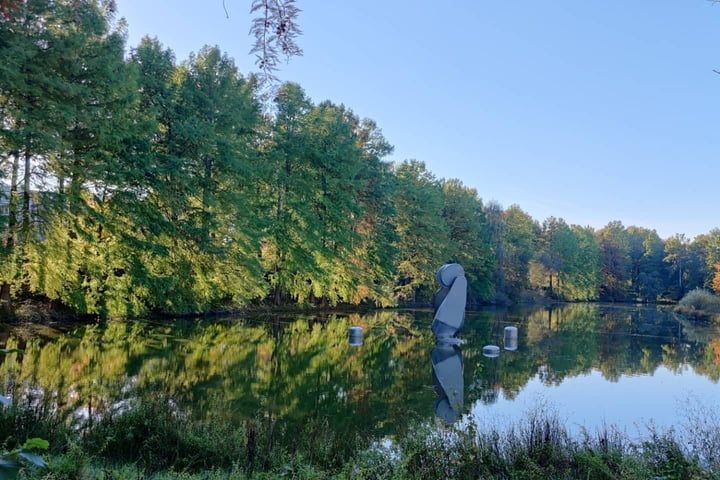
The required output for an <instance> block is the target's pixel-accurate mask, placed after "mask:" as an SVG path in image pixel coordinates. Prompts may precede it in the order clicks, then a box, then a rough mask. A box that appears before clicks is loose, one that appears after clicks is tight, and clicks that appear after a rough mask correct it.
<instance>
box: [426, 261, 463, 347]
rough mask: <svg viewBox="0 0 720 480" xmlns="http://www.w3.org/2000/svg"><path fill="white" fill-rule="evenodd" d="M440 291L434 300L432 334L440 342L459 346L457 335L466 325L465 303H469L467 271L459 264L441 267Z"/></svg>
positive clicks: (439, 272) (438, 276)
mask: <svg viewBox="0 0 720 480" xmlns="http://www.w3.org/2000/svg"><path fill="white" fill-rule="evenodd" d="M437 280H438V283H439V284H440V290H438V291H437V293H435V298H434V300H433V303H434V306H435V318H434V319H433V323H432V332H433V333H434V334H435V337H436V338H437V339H438V341H443V342H449V343H455V344H459V343H461V342H460V340H459V339H457V338H455V335H457V333H458V332H459V331H460V330H461V329H462V327H463V325H464V324H465V303H466V301H467V279H466V278H465V270H463V268H462V267H461V266H460V264H457V263H448V264H445V265H443V266H442V267H440V270H438V273H437Z"/></svg>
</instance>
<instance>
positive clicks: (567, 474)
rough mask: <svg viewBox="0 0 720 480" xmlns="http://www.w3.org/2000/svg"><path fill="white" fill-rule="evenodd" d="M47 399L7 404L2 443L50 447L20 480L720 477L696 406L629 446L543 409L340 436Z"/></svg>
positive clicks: (711, 427)
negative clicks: (68, 410) (76, 408)
mask: <svg viewBox="0 0 720 480" xmlns="http://www.w3.org/2000/svg"><path fill="white" fill-rule="evenodd" d="M41 404H42V402H37V401H35V402H27V403H23V404H22V405H15V406H13V407H12V408H5V409H2V410H1V411H0V425H1V426H2V429H0V442H2V443H0V445H2V448H5V449H10V448H13V446H14V443H16V442H17V441H19V439H20V438H22V437H24V436H25V435H27V434H28V432H43V433H44V434H45V435H47V437H48V438H47V440H49V441H50V443H51V446H52V448H51V452H50V453H49V454H48V455H46V460H47V462H48V467H47V468H45V469H42V470H41V469H33V468H30V467H27V468H26V469H25V470H24V471H23V472H22V474H21V477H20V478H24V479H28V480H34V479H44V480H51V479H52V480H64V479H68V480H69V479H96V480H105V479H108V480H109V479H115V480H122V479H128V480H130V479H132V480H137V479H144V478H147V479H153V480H175V479H178V480H180V479H182V480H206V479H207V480H210V479H280V478H294V479H330V478H338V479H368V480H370V479H372V480H382V479H388V480H391V479H392V480H394V479H438V478H457V479H465V478H467V479H477V478H483V479H518V480H522V479H542V478H552V479H621V480H622V479H642V478H648V479H656V478H662V479H666V480H669V479H714V478H720V453H718V452H719V450H718V445H720V419H719V418H718V415H717V414H716V413H715V412H714V410H711V409H709V408H705V407H700V406H699V405H700V404H699V403H698V404H697V405H689V406H688V412H689V413H688V418H687V421H686V424H685V428H686V429H687V431H688V432H692V442H689V443H688V442H686V441H684V440H681V438H685V437H682V435H679V434H677V433H676V432H675V431H672V430H671V431H656V430H654V429H651V430H650V434H649V436H648V437H647V438H644V439H641V440H633V441H631V440H630V439H629V438H628V437H627V436H626V434H624V433H621V432H619V431H617V430H616V429H613V428H612V427H606V428H604V429H602V430H601V431H599V432H597V433H589V432H587V431H584V432H582V433H581V434H579V435H576V436H571V435H570V434H569V432H568V430H567V429H566V428H565V427H564V425H563V423H562V421H561V420H560V419H559V417H558V415H557V414H555V413H554V412H552V411H550V410H549V409H547V408H538V409H537V410H535V411H532V412H529V413H528V414H527V416H526V418H525V419H524V420H523V421H521V422H519V423H517V424H516V425H513V426H511V427H509V428H508V429H507V430H504V431H502V432H501V431H498V430H497V429H494V428H490V429H481V428H480V427H478V426H477V425H475V424H473V423H469V424H464V425H463V427H462V428H459V427H448V426H446V425H444V424H441V423H437V424H434V423H431V424H419V425H415V426H414V427H413V428H412V429H411V430H409V431H408V432H406V433H405V434H403V435H401V436H399V437H398V438H395V439H392V440H388V439H386V440H384V441H372V440H370V439H362V438H359V437H358V436H355V435H348V436H338V435H336V434H335V433H334V432H333V431H332V429H331V428H330V426H329V425H328V424H327V422H325V421H323V420H311V421H308V422H307V423H305V424H304V425H303V426H302V428H299V427H293V428H290V427H287V426H284V425H283V424H282V422H279V421H277V420H273V419H268V418H267V417H265V416H263V415H258V416H257V418H253V419H248V420H246V421H245V422H243V423H242V424H239V425H230V424H228V423H227V422H223V421H222V419H221V417H220V415H216V416H213V415H210V418H209V420H207V421H204V422H202V423H196V422H193V421H191V419H190V418H188V417H187V416H185V415H183V414H182V412H178V411H177V409H175V408H173V407H172V402H170V399H169V398H168V397H167V396H164V395H157V396H155V397H154V398H151V399H147V400H146V401H144V402H142V403H138V404H136V405H134V406H133V407H132V408H130V409H129V410H126V411H124V412H121V413H117V414H115V415H112V416H107V417H105V418H104V419H102V420H101V421H99V422H96V423H95V424H94V425H93V427H92V428H89V429H85V430H71V429H65V428H59V427H58V421H57V419H55V418H53V417H52V415H51V414H48V413H47V411H46V410H45V409H43V408H41V406H40V405H41ZM37 410H40V412H38V411H37ZM17 428H20V430H17Z"/></svg>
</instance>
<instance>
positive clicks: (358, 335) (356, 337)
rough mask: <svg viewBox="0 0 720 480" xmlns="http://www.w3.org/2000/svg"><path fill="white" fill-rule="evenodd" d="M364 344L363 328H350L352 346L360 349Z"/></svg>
mask: <svg viewBox="0 0 720 480" xmlns="http://www.w3.org/2000/svg"><path fill="white" fill-rule="evenodd" d="M362 343H363V329H362V327H350V346H351V347H359V346H360V345H362Z"/></svg>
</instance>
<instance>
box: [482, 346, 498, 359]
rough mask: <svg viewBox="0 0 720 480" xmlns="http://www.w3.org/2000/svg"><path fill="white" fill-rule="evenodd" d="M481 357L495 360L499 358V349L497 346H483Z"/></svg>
mask: <svg viewBox="0 0 720 480" xmlns="http://www.w3.org/2000/svg"><path fill="white" fill-rule="evenodd" d="M483 355H484V356H486V357H488V358H497V357H499V356H500V347H498V346H497V345H485V346H484V347H483Z"/></svg>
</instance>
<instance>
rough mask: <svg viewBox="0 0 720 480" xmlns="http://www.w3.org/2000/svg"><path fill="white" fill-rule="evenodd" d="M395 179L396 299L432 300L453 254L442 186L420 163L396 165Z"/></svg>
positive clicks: (408, 162)
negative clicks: (441, 271)
mask: <svg viewBox="0 0 720 480" xmlns="http://www.w3.org/2000/svg"><path fill="white" fill-rule="evenodd" d="M395 176H396V181H397V190H396V192H395V197H394V203H395V210H396V212H397V217H396V219H395V223H396V225H397V233H398V236H399V240H398V243H397V250H398V259H397V269H398V270H397V275H398V278H397V287H396V290H397V296H398V299H399V300H401V301H408V302H417V301H429V300H430V298H431V296H432V291H433V290H434V289H435V287H437V285H436V281H435V274H436V272H437V269H438V268H439V267H440V266H442V265H443V264H444V263H446V262H447V261H448V260H449V259H450V256H451V254H452V252H451V250H452V247H451V244H450V231H449V229H448V226H447V224H446V223H445V221H444V218H443V207H444V203H445V202H444V195H443V190H442V186H441V184H440V182H439V181H438V180H437V179H436V178H435V176H434V175H433V174H432V173H430V172H429V171H428V170H427V168H426V167H425V164H424V163H423V162H419V161H417V160H410V161H405V162H403V163H401V164H399V165H397V166H396V168H395Z"/></svg>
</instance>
